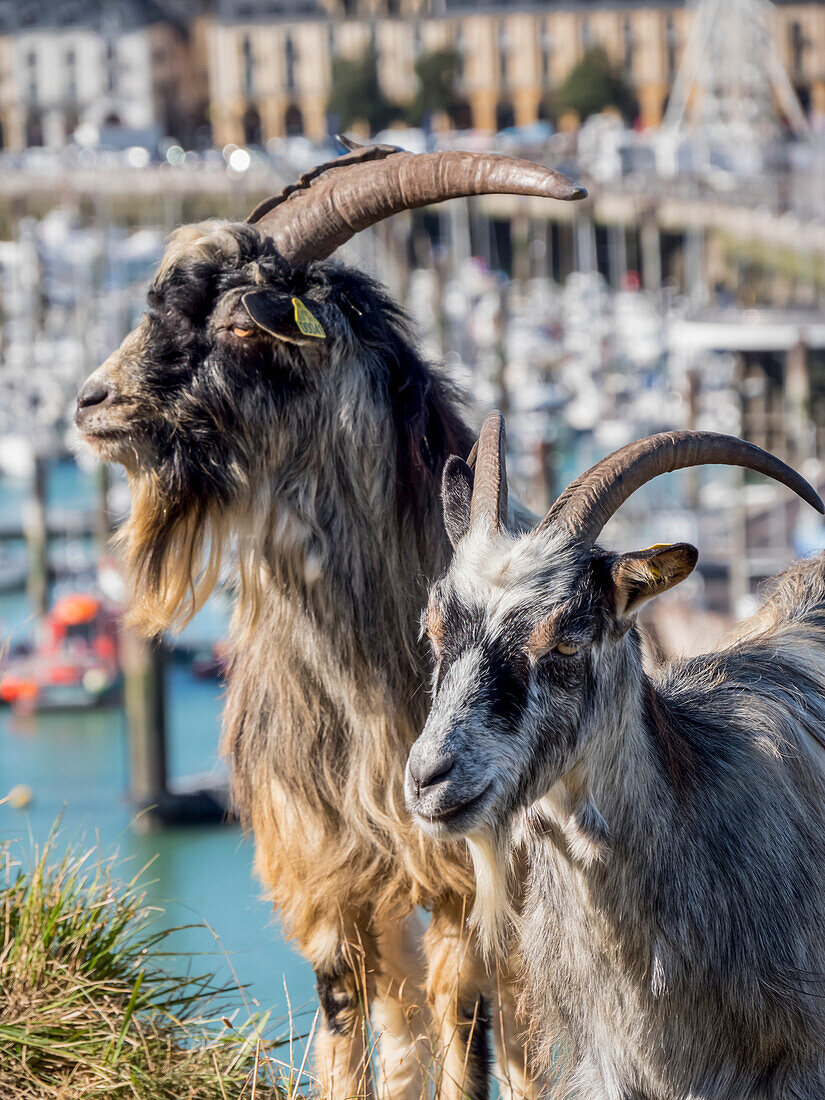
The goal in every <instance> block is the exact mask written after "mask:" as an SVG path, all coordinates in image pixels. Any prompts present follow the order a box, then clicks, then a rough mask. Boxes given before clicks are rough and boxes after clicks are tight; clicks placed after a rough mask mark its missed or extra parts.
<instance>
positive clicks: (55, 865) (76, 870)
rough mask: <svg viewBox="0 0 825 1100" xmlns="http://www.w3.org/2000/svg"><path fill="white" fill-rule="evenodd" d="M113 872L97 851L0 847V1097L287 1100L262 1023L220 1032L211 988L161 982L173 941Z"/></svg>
mask: <svg viewBox="0 0 825 1100" xmlns="http://www.w3.org/2000/svg"><path fill="white" fill-rule="evenodd" d="M116 872H117V866H116V864H115V862H114V861H113V860H112V859H108V858H104V857H103V856H102V855H101V854H100V852H99V850H98V849H97V848H93V849H91V850H89V851H86V852H82V851H80V850H78V849H69V850H68V851H66V852H65V854H62V855H59V854H57V853H56V833H53V835H52V836H51V837H50V839H49V841H48V842H47V843H46V845H44V847H43V848H42V849H41V850H39V851H37V850H35V852H34V853H33V854H32V855H31V856H28V855H27V854H26V852H25V851H24V850H23V848H22V847H21V846H20V845H18V844H7V845H5V846H0V1097H3V1098H5V1097H9V1098H11V1097H14V1098H15V1100H32V1098H37V1100H41V1098H42V1100H45V1098H47V1097H49V1098H50V1097H54V1098H56V1100H58V1098H59V1100H93V1098H95V1097H98V1096H100V1097H103V1096H106V1097H115V1098H119V1097H133V1098H136V1100H242V1098H243V1100H275V1098H279V1100H281V1098H284V1097H286V1096H288V1095H289V1094H291V1093H292V1091H293V1088H294V1084H293V1083H294V1081H295V1079H296V1077H295V1073H294V1070H292V1069H291V1067H290V1066H289V1065H283V1064H282V1063H280V1062H278V1061H277V1059H276V1058H275V1057H274V1056H273V1054H272V1051H273V1049H274V1047H273V1044H271V1043H270V1042H267V1041H265V1040H264V1038H263V1037H262V1031H263V1027H264V1024H265V1022H266V1021H265V1020H261V1019H259V1020H251V1021H250V1022H249V1023H247V1024H246V1025H244V1026H243V1027H236V1026H233V1025H232V1024H231V1023H230V1022H229V1021H228V1020H227V1019H226V1018H225V1017H221V1005H222V1003H223V1004H225V1003H226V995H227V993H228V990H227V989H226V988H221V987H218V986H216V984H215V981H214V978H213V977H212V976H211V975H205V976H202V977H199V978H192V977H191V975H187V976H185V977H175V976H172V974H171V973H170V971H169V970H168V969H167V963H168V959H169V955H170V952H169V951H168V950H165V948H168V946H169V942H168V940H169V936H170V935H171V934H172V932H173V931H174V929H169V930H165V931H158V925H157V913H156V911H152V910H151V909H150V908H149V907H148V906H147V905H146V902H145V895H144V893H143V891H142V889H141V887H140V881H139V880H140V876H138V877H137V878H135V879H132V881H130V882H125V883H123V882H119V881H118V879H117V873H116ZM179 962H180V960H178V967H177V968H176V969H178V971H179V970H180V969H181V968H180V966H179ZM189 962H190V964H191V960H189ZM298 1076H300V1073H299V1075H298Z"/></svg>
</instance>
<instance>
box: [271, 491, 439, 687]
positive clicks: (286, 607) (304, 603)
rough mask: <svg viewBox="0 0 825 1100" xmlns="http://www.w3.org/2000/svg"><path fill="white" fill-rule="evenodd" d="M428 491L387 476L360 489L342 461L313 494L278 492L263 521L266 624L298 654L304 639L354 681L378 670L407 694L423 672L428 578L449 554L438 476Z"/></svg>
mask: <svg viewBox="0 0 825 1100" xmlns="http://www.w3.org/2000/svg"><path fill="white" fill-rule="evenodd" d="M429 496H430V501H429V502H426V501H425V503H423V504H422V505H420V506H418V507H417V508H413V506H407V507H405V506H403V505H399V501H398V498H397V495H396V494H395V492H394V487H392V486H390V485H389V483H388V482H385V484H384V492H383V493H376V494H375V495H374V496H373V497H372V498H363V499H358V498H357V496H356V495H355V494H354V492H353V487H352V486H349V487H348V486H345V485H342V484H340V483H338V481H337V475H336V472H335V471H329V472H328V474H327V476H326V479H325V480H324V482H323V483H322V484H320V485H318V486H317V488H316V492H315V495H314V496H311V495H310V494H308V493H307V492H305V491H303V492H302V491H300V487H299V489H298V491H296V492H294V493H290V492H289V491H285V492H282V493H280V494H278V495H275V494H273V497H274V503H273V504H272V506H271V507H270V509H269V511H268V513H267V514H266V515H265V516H264V517H263V522H262V523H261V524H260V526H259V530H258V551H257V553H258V558H259V560H261V559H262V560H263V562H264V563H265V566H264V573H265V574H268V576H266V577H265V579H264V582H263V585H262V599H263V601H264V609H265V614H264V618H263V622H264V623H265V624H266V628H267V629H270V630H272V629H274V630H275V631H276V632H279V631H280V632H282V633H281V641H282V644H283V645H285V646H287V648H291V649H292V650H293V651H294V653H295V655H296V656H299V657H300V655H301V647H302V646H303V647H304V648H306V649H307V654H306V660H305V663H310V664H313V665H317V664H318V662H319V661H320V662H321V664H324V665H327V666H329V662H330V661H332V662H334V664H335V665H336V666H337V667H338V669H339V670H340V672H341V673H342V674H343V675H344V676H345V677H347V678H348V679H349V680H350V682H352V680H353V677H356V678H357V679H358V681H359V682H360V683H362V684H363V683H364V682H365V679H366V678H367V677H370V676H372V677H374V678H377V679H378V680H380V681H382V682H384V683H385V684H386V685H387V686H388V687H389V688H390V691H391V692H392V693H396V692H406V694H407V696H409V694H410V691H411V690H413V689H414V687H415V686H417V683H418V682H419V681H420V678H421V676H422V675H423V670H422V654H421V647H420V646H419V644H418V642H417V637H418V633H419V630H418V620H419V615H420V609H421V607H423V605H424V603H425V601H426V586H427V584H428V583H429V582H430V581H431V580H433V579H434V578H435V577H436V576H437V575H438V573H439V572H440V571H441V570H442V569H443V568H444V566H445V563H446V560H447V554H448V544H447V540H446V535H445V533H444V529H443V523H442V520H441V516H440V512H439V508H438V494H437V490H436V487H435V485H433V486H432V487H431V492H430V494H429ZM313 647H314V650H315V652H314V653H310V652H309V651H310V649H312V648H313ZM322 652H323V653H324V654H326V656H325V657H323V658H322V657H321V656H320V654H321V653H322Z"/></svg>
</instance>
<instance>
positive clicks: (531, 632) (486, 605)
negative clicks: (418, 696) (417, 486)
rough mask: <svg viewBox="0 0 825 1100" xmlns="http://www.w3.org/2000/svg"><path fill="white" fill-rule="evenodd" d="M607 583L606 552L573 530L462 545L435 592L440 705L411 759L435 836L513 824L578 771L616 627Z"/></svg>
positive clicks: (419, 815)
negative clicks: (600, 669) (601, 665)
mask: <svg viewBox="0 0 825 1100" xmlns="http://www.w3.org/2000/svg"><path fill="white" fill-rule="evenodd" d="M606 575H607V567H606V565H605V562H604V558H603V557H602V555H601V553H600V552H599V551H596V552H595V553H591V552H587V553H586V554H584V555H583V554H582V552H581V550H580V549H579V548H578V547H577V546H576V545H575V544H574V543H573V542H572V540H571V539H570V538H569V537H568V536H567V535H565V534H563V533H561V532H553V531H547V532H543V533H540V534H536V535H529V536H526V537H522V538H519V539H515V538H513V537H512V536H510V535H508V534H506V533H501V534H498V533H493V532H492V531H491V530H490V529H489V528H485V527H483V526H482V527H480V528H476V529H473V530H471V531H470V532H469V533H468V534H467V535H466V536H465V537H464V538H463V539H461V541H460V543H459V545H458V547H457V549H456V553H455V557H454V558H453V562H452V564H451V566H450V569H449V570H448V572H447V574H446V575H445V576H444V577H443V578H442V579H441V580H440V581H439V582H438V583H437V584H436V585H435V586H434V588H433V590H432V592H431V594H430V605H429V612H428V624H427V625H428V633H429V635H430V638H431V640H432V642H433V648H434V652H435V656H436V659H437V662H438V664H437V668H436V672H435V677H434V692H433V694H434V697H433V706H432V710H431V712H430V715H429V718H428V719H427V723H426V725H425V727H424V730H423V732H422V734H421V736H420V737H419V738H418V740H417V741H416V743H415V745H413V747H412V749H411V751H410V756H409V760H408V762H407V773H406V783H405V794H406V799H407V805H408V807H409V809H410V811H411V813H412V814H413V815H414V817H415V819H416V821H417V822H418V824H419V825H420V826H421V827H422V828H424V829H425V830H426V831H427V832H430V833H432V834H434V835H436V836H448V835H449V836H456V835H461V834H465V835H466V834H468V833H472V832H476V831H477V830H478V829H480V828H482V827H483V826H484V825H485V824H487V825H491V826H492V825H494V824H496V823H501V822H502V821H503V820H504V819H506V818H508V817H509V816H510V815H511V814H512V813H513V812H515V811H516V810H517V809H518V808H519V807H521V806H525V805H529V804H530V803H531V802H533V801H534V800H535V799H536V798H538V797H540V796H541V795H542V794H543V793H544V792H545V791H546V790H547V789H548V787H549V786H550V785H551V784H552V783H553V782H554V781H555V779H556V778H558V777H559V776H560V775H561V774H563V773H564V771H566V770H567V768H568V767H569V766H570V764H571V762H572V758H573V756H574V754H575V749H576V745H577V742H578V739H579V737H580V732H581V730H582V728H583V724H582V720H583V717H584V716H585V714H586V713H587V712H589V709H590V706H591V700H592V695H593V692H592V685H593V678H594V671H595V665H596V660H597V652H596V650H597V649H598V643H599V642H600V640H601V638H602V636H603V634H604V631H605V628H606V626H608V622H610V621H612V617H611V616H610V615H609V614H608V613H607V609H606V602H605V599H604V592H605V587H604V583H603V581H604V579H605V578H606ZM559 645H561V649H559Z"/></svg>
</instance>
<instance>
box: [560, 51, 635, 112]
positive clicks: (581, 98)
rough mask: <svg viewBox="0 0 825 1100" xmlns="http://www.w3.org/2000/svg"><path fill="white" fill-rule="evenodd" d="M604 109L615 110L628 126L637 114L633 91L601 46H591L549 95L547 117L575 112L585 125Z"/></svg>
mask: <svg viewBox="0 0 825 1100" xmlns="http://www.w3.org/2000/svg"><path fill="white" fill-rule="evenodd" d="M606 107H615V108H616V110H618V111H620V112H621V115H622V117H623V118H624V119H626V120H627V121H628V122H632V121H633V119H634V118H635V117H636V114H637V111H638V105H637V103H636V97H635V96H634V94H633V91H632V89H631V88H630V86H629V85H628V84H627V82H626V81H625V79H624V77H623V76H622V75H621V73H620V72H619V71H618V69H616V67H615V66H614V65H613V63H612V62H611V60H610V58H609V57H608V56H607V51H606V50H605V49H604V47H603V46H593V47H592V48H591V49H589V50H588V51H587V53H585V54H584V56H583V57H582V58H581V59H580V60H579V61H577V62H576V64H575V65H574V66H573V68H572V69H571V70H570V72H569V73H568V74H567V76H566V77H565V79H564V80H563V81H562V83H561V84H560V85H559V87H558V88H557V89H556V90H555V91H554V92H553V93H552V95H551V97H550V101H549V104H548V114H549V115H550V116H551V118H555V119H558V118H559V117H560V116H561V115H563V114H564V113H565V111H575V112H576V114H577V115H578V116H579V118H580V119H581V120H582V122H584V120H585V119H586V118H589V117H590V115H596V114H598V113H599V112H600V111H603V110H604V109H605V108H606Z"/></svg>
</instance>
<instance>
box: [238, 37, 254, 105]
mask: <svg viewBox="0 0 825 1100" xmlns="http://www.w3.org/2000/svg"><path fill="white" fill-rule="evenodd" d="M241 52H242V54H243V90H244V94H245V95H248V96H250V95H254V94H255V58H254V56H253V53H252V42H251V41H250V39H249V38H248V37H247V38H244V40H243V44H242V46H241Z"/></svg>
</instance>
